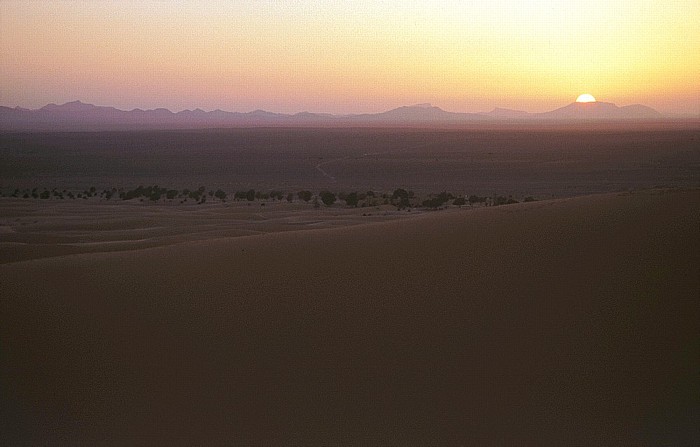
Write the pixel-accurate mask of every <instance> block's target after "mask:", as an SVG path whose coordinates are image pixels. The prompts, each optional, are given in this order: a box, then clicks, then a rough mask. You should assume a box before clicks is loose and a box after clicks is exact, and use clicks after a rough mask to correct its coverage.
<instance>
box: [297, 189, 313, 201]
mask: <svg viewBox="0 0 700 447" xmlns="http://www.w3.org/2000/svg"><path fill="white" fill-rule="evenodd" d="M297 196H299V198H300V199H301V200H303V201H304V202H307V203H308V202H309V200H311V197H312V196H313V194H311V191H299V192H298V193H297Z"/></svg>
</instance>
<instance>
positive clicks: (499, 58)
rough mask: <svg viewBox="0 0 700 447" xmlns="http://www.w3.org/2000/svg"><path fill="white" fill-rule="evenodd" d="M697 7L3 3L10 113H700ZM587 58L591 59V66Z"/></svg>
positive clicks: (1, 85) (3, 94)
mask: <svg viewBox="0 0 700 447" xmlns="http://www.w3.org/2000/svg"><path fill="white" fill-rule="evenodd" d="M698 22H700V3H698V2H697V1H695V0H692V1H691V0H679V1H675V2H664V3H661V2H654V1H652V0H640V1H639V2H635V3H634V4H631V3H629V2H622V1H614V0H606V1H604V0H593V1H583V0H569V1H563V0H562V1H559V0H538V1H533V2H520V1H516V0H500V1H498V0H496V1H486V0H475V1H473V2H468V3H463V2H456V1H449V0H444V1H439V0H435V1H432V2H429V1H418V0H406V1H403V2H399V1H393V0H388V1H387V2H371V1H353V2H341V1H327V2H314V1H302V0H300V1H298V2H294V3H286V2H279V3H277V2H264V1H252V2H245V4H243V5H241V4H237V3H232V2H224V1H212V2H207V3H205V4H204V5H202V4H200V3H199V2H194V1H187V0H183V1H182V2H177V3H175V4H172V3H169V2H153V1H145V2H136V1H126V2H89V3H84V2H77V3H73V2H50V3H43V2H41V3H37V2H25V1H15V0H8V1H3V2H0V61H2V63H1V64H0V104H2V105H7V106H14V105H20V106H23V107H40V106H42V105H44V104H46V103H49V102H56V103H61V102H66V101H70V100H75V99H81V100H83V101H86V102H91V103H95V104H102V105H114V106H116V107H119V108H124V109H130V108H135V107H139V108H155V107H167V108H170V109H172V110H182V109H184V108H195V107H201V108H204V109H208V110H213V109H217V108H218V109H223V110H232V111H249V110H253V109H258V108H261V109H266V110H271V111H280V112H298V111H304V110H308V111H312V112H331V113H358V112H378V111H382V110H387V109H390V108H393V107H397V106H400V105H407V104H413V103H423V102H430V103H433V104H434V105H438V106H440V107H442V108H444V109H446V110H453V111H458V112H484V111H488V110H491V109H493V108H494V107H507V108H514V109H521V110H528V111H531V112H539V111H546V110H551V109H553V108H556V107H560V106H562V105H566V104H568V103H570V102H571V98H572V96H573V95H575V94H577V93H578V92H579V91H580V89H581V87H582V86H583V87H584V88H586V89H590V91H595V92H596V93H597V94H598V95H600V97H601V98H605V100H606V101H610V102H617V103H618V104H619V105H626V104H631V103H644V104H646V105H649V106H651V107H655V108H658V109H659V110H660V111H662V112H664V111H665V112H672V113H675V112H678V113H695V114H700V82H699V81H698V79H700V31H699V28H698V27H697V26H696V25H697V23H698ZM581 55H586V56H585V57H581Z"/></svg>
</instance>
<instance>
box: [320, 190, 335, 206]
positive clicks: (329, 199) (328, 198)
mask: <svg viewBox="0 0 700 447" xmlns="http://www.w3.org/2000/svg"><path fill="white" fill-rule="evenodd" d="M319 196H321V201H322V202H323V204H324V205H326V206H331V205H333V204H334V203H335V194H333V193H332V192H330V191H321V192H320V194H319Z"/></svg>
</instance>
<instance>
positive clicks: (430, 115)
mask: <svg viewBox="0 0 700 447" xmlns="http://www.w3.org/2000/svg"><path fill="white" fill-rule="evenodd" d="M349 118H350V119H351V120H353V121H369V122H386V123H404V124H406V123H408V124H411V123H426V122H428V123H430V122H433V123H434V122H461V121H474V120H477V121H479V120H483V119H485V118H484V116H482V115H479V114H477V113H455V112H446V111H445V110H442V109H441V108H439V107H435V106H433V105H431V104H416V105H414V106H403V107H399V108H396V109H393V110H389V111H387V112H382V113H375V114H362V115H353V116H351V117H349Z"/></svg>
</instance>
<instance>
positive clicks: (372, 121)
mask: <svg viewBox="0 0 700 447" xmlns="http://www.w3.org/2000/svg"><path fill="white" fill-rule="evenodd" d="M661 118H663V117H662V115H661V114H660V113H659V112H657V111H656V110H654V109H652V108H650V107H647V106H643V105H639V104H635V105H630V106H625V107H618V106H616V105H615V104H612V103H606V102H594V103H572V104H569V105H567V106H565V107H561V108H558V109H556V110H552V111H550V112H544V113H528V112H525V111H521V110H509V109H502V108H496V109H494V110H493V111H491V112H488V113H458V112H448V111H445V110H443V109H441V108H439V107H435V106H432V105H431V104H416V105H413V106H403V107H398V108H396V109H392V110H389V111H386V112H381V113H374V114H368V113H365V114H354V115H332V114H327V113H311V112H300V113H296V114H285V113H273V112H267V111H265V110H254V111H252V112H226V111H223V110H218V109H217V110H213V111H210V112H205V111H204V110H202V109H199V108H197V109H194V110H183V111H181V112H172V111H170V110H168V109H164V108H157V109H152V110H142V109H133V110H129V111H126V110H119V109H117V108H114V107H104V106H96V105H93V104H86V103H83V102H81V101H71V102H67V103H65V104H62V105H57V104H48V105H46V106H44V107H42V108H40V109H35V110H29V109H25V108H21V107H15V108H10V107H3V106H0V130H2V131H50V130H138V129H186V128H226V127H266V126H270V127H312V126H319V127H336V126H337V127H361V126H420V125H428V126H429V125H435V124H454V125H458V124H460V123H481V122H484V123H486V122H503V121H528V122H529V121H565V122H572V121H624V120H628V121H629V120H637V121H644V120H658V119H661Z"/></svg>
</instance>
